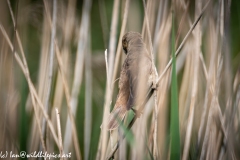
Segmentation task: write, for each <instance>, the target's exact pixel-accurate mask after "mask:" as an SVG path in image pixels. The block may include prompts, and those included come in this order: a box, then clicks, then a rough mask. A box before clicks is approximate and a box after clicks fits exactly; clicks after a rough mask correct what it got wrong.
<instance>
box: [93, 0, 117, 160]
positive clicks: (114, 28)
mask: <svg viewBox="0 0 240 160" xmlns="http://www.w3.org/2000/svg"><path fill="white" fill-rule="evenodd" d="M119 4H120V1H119V0H115V1H114V4H113V15H112V23H111V33H110V40H109V61H108V63H109V68H108V74H109V76H108V78H109V79H108V80H107V82H109V83H108V84H107V85H106V93H105V102H104V112H103V123H102V125H103V127H102V130H101V136H100V137H101V143H99V144H98V149H99V150H98V154H97V157H99V156H100V157H101V160H103V159H105V154H106V150H107V143H108V138H107V130H106V128H105V127H104V126H106V124H107V118H108V115H109V111H110V104H111V97H112V93H113V89H112V88H111V82H112V75H113V69H114V68H113V66H114V59H115V54H114V52H115V50H116V39H117V37H116V36H117V25H118V17H119V16H118V15H119Z"/></svg>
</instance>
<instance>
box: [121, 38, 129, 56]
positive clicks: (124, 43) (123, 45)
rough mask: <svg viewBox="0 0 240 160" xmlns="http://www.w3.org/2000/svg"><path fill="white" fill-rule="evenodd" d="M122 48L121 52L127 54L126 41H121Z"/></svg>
mask: <svg viewBox="0 0 240 160" xmlns="http://www.w3.org/2000/svg"><path fill="white" fill-rule="evenodd" d="M122 47H123V50H124V51H125V53H127V47H128V44H127V41H126V40H123V42H122Z"/></svg>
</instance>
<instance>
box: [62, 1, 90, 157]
mask: <svg viewBox="0 0 240 160" xmlns="http://www.w3.org/2000/svg"><path fill="white" fill-rule="evenodd" d="M91 5H92V1H91V0H85V1H84V4H83V12H82V21H81V26H80V30H79V40H78V48H77V57H76V62H75V69H74V78H73V86H72V92H71V99H70V106H71V110H72V114H73V116H75V114H76V110H77V104H78V95H79V92H80V88H81V83H82V74H83V60H84V52H85V51H86V50H85V49H86V46H87V39H88V35H87V34H88V30H89V21H90V11H91ZM71 125H72V124H71V120H70V117H68V119H67V123H66V128H65V136H64V149H65V152H66V153H68V152H69V149H70V146H71V144H72V130H71ZM78 157H79V156H78ZM79 158H80V157H79Z"/></svg>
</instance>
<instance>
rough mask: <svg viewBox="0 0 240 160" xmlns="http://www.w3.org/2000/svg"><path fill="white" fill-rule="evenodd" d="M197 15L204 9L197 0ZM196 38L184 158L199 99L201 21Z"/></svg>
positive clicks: (188, 145)
mask: <svg viewBox="0 0 240 160" xmlns="http://www.w3.org/2000/svg"><path fill="white" fill-rule="evenodd" d="M195 6H196V7H195V17H197V15H199V13H200V12H201V9H202V3H201V2H200V1H199V2H196V4H195ZM194 38H195V47H196V50H195V51H193V52H195V54H193V64H194V65H193V66H194V69H193V86H192V94H191V103H190V111H189V116H188V123H187V130H186V137H185V142H184V150H183V158H182V159H183V160H186V159H188V155H189V154H188V153H189V147H190V140H191V134H192V124H193V116H194V110H195V105H196V100H197V92H198V76H199V74H198V73H199V57H200V56H199V55H200V54H201V41H202V32H201V23H200V24H199V25H198V26H197V28H196V30H195V32H194Z"/></svg>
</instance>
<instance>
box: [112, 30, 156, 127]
mask: <svg viewBox="0 0 240 160" xmlns="http://www.w3.org/2000/svg"><path fill="white" fill-rule="evenodd" d="M122 47H123V50H124V52H125V54H126V55H127V57H126V59H125V61H124V63H123V66H122V69H121V74H120V79H119V86H118V87H119V93H118V97H117V100H116V103H115V106H114V108H113V110H112V112H111V114H110V116H109V119H108V129H109V130H113V129H116V128H117V127H118V125H119V123H118V121H117V120H116V119H117V118H118V119H119V120H123V119H124V117H125V115H126V112H127V111H128V110H129V109H131V108H132V107H133V106H137V105H138V103H140V102H142V100H143V99H144V98H145V96H146V94H147V91H148V89H149V87H150V86H151V84H152V76H151V75H152V60H151V57H150V55H149V53H148V51H147V48H146V45H145V43H144V42H143V39H142V36H141V35H140V34H139V33H137V32H127V33H126V34H125V35H124V36H123V38H122Z"/></svg>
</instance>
